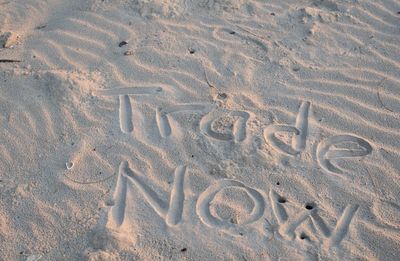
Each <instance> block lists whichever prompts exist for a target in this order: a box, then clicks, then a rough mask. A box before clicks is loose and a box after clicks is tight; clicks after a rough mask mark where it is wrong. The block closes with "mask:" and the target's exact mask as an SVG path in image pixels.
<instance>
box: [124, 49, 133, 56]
mask: <svg viewBox="0 0 400 261" xmlns="http://www.w3.org/2000/svg"><path fill="white" fill-rule="evenodd" d="M124 55H125V56H129V55H133V51H132V50H128V51H126V52H124Z"/></svg>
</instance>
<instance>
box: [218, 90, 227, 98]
mask: <svg viewBox="0 0 400 261" xmlns="http://www.w3.org/2000/svg"><path fill="white" fill-rule="evenodd" d="M227 97H228V95H227V94H226V93H224V92H222V93H218V98H219V99H226V98H227Z"/></svg>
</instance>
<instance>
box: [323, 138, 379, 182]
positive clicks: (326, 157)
mask: <svg viewBox="0 0 400 261" xmlns="http://www.w3.org/2000/svg"><path fill="white" fill-rule="evenodd" d="M345 143H347V144H349V143H352V144H356V145H357V146H358V148H357V149H339V148H335V146H337V145H340V144H345ZM371 152H372V146H371V145H370V144H369V143H368V142H367V141H366V140H364V139H361V138H359V137H355V136H352V135H338V136H334V137H330V138H328V139H326V140H324V141H322V142H321V143H320V144H318V147H317V161H318V163H319V165H320V166H321V167H322V168H323V169H324V170H325V171H327V172H330V173H335V174H343V170H341V169H340V168H338V167H336V166H335V165H334V164H332V163H331V160H335V159H344V158H354V157H363V156H366V155H368V154H370V153H371Z"/></svg>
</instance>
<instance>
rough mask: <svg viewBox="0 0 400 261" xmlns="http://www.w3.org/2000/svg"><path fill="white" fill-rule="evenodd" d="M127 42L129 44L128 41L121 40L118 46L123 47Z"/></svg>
mask: <svg viewBox="0 0 400 261" xmlns="http://www.w3.org/2000/svg"><path fill="white" fill-rule="evenodd" d="M127 44H128V42H127V41H122V42H120V43H119V44H118V46H119V47H122V46H124V45H127Z"/></svg>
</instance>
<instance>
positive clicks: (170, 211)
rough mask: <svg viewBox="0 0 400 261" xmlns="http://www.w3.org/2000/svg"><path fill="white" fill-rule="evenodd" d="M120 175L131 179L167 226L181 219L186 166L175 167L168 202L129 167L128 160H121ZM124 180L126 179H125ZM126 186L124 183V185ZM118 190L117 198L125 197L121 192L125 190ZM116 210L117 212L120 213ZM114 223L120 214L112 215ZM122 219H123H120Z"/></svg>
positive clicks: (119, 221)
mask: <svg viewBox="0 0 400 261" xmlns="http://www.w3.org/2000/svg"><path fill="white" fill-rule="evenodd" d="M119 171H120V177H122V178H124V179H125V180H129V181H131V182H132V183H133V184H134V185H135V187H136V188H137V189H139V191H140V192H141V193H142V195H143V196H144V198H145V199H146V201H147V202H148V203H149V204H150V206H151V207H152V208H153V209H154V211H156V213H157V214H158V215H159V216H160V217H162V218H164V219H165V222H166V223H167V225H168V226H175V225H177V224H178V223H179V222H180V221H181V220H182V212H183V202H184V200H185V195H184V180H185V179H184V178H185V174H186V167H185V166H179V167H177V168H176V169H175V179H174V184H173V187H172V190H171V195H170V199H169V203H166V202H164V201H163V200H162V199H161V198H160V197H159V196H158V195H157V194H156V192H154V190H153V189H151V188H150V187H149V186H148V185H147V184H146V183H145V182H144V181H143V180H142V178H140V177H139V176H138V175H137V174H136V173H135V172H134V171H133V170H131V169H130V168H129V164H128V162H126V161H125V162H121V164H120V167H119ZM125 182H126V181H125ZM125 186H126V185H125ZM116 191H118V192H116V193H117V195H118V198H125V196H124V195H120V194H121V193H124V192H125V193H126V189H125V190H120V189H119V190H116ZM121 212H122V211H121V210H118V213H121ZM114 217H115V218H116V223H118V224H121V223H122V222H121V219H122V218H121V214H119V215H116V216H115V215H114ZM122 220H123V219H122Z"/></svg>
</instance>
